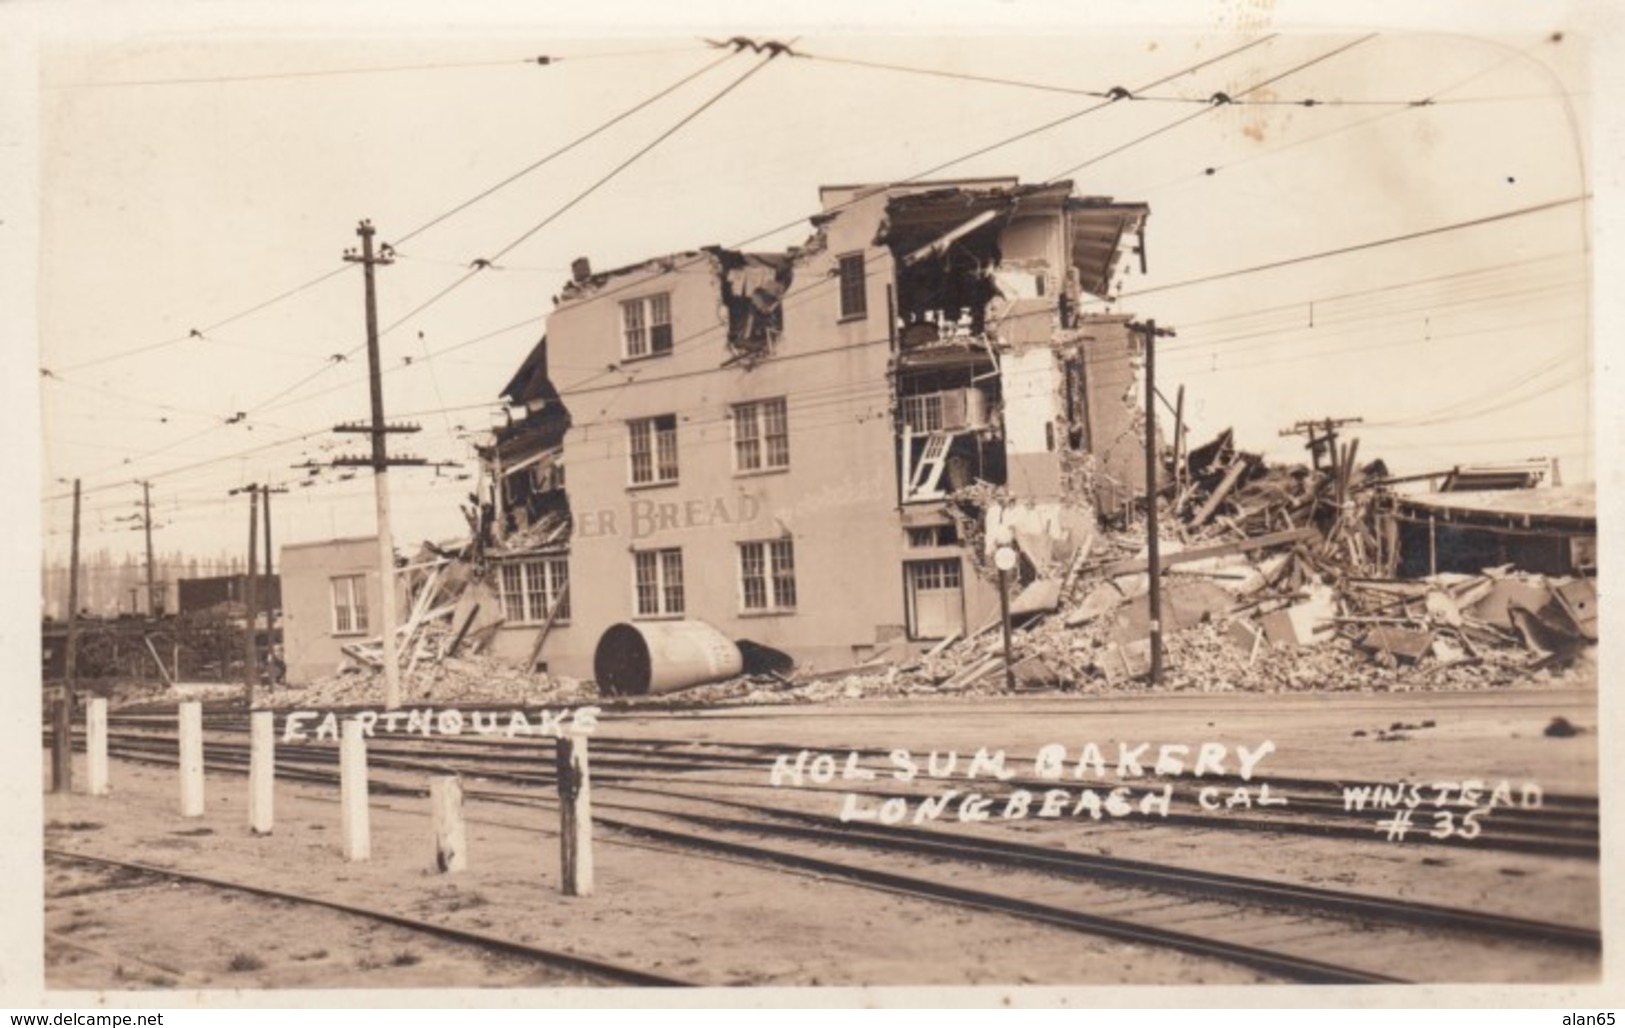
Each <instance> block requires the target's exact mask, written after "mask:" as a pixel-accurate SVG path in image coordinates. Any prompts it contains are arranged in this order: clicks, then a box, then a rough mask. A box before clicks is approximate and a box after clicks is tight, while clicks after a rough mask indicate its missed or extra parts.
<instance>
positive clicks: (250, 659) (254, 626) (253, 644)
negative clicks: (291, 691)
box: [234, 485, 260, 707]
mask: <svg viewBox="0 0 1625 1028" xmlns="http://www.w3.org/2000/svg"><path fill="white" fill-rule="evenodd" d="M258 488H259V487H258V486H256V485H246V486H244V487H243V488H242V489H238V490H234V491H235V492H246V493H247V494H248V574H247V576H246V577H245V578H244V579H243V606H244V613H245V614H246V615H247V617H246V618H245V619H244V620H245V621H246V622H247V626H248V630H247V631H246V632H244V633H243V681H244V683H245V684H246V685H247V687H248V705H249V706H250V707H252V706H254V691H255V687H256V686H258V685H259V677H260V676H259V644H258V642H257V641H256V640H255V638H254V636H255V634H256V633H258V631H259V620H260V612H259V602H258V597H257V596H256V595H255V588H254V587H255V584H256V583H255V581H254V577H255V556H256V553H257V551H258V548H259V538H258V536H259V514H260V498H259V497H258V496H256V495H254V493H255V491H256V490H257V489H258Z"/></svg>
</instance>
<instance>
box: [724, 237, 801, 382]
mask: <svg viewBox="0 0 1625 1028" xmlns="http://www.w3.org/2000/svg"><path fill="white" fill-rule="evenodd" d="M706 253H709V254H710V255H711V256H712V257H713V258H714V259H715V260H716V262H717V267H718V278H719V283H720V285H721V287H722V303H723V306H724V307H725V308H726V309H727V312H728V349H729V350H731V351H732V352H733V356H732V357H731V358H730V360H729V363H732V362H733V361H736V360H743V361H746V362H747V363H749V362H751V361H754V360H755V359H757V358H760V357H763V356H766V355H767V354H768V353H770V352H771V351H772V349H773V345H774V344H775V343H776V342H777V341H778V338H779V334H780V333H781V332H782V331H783V330H784V296H785V294H786V293H787V292H789V290H790V283H791V281H792V280H793V279H794V278H795V263H794V259H793V257H792V256H791V255H790V254H784V253H740V252H739V251H737V250H725V249H723V248H722V247H720V246H712V247H706Z"/></svg>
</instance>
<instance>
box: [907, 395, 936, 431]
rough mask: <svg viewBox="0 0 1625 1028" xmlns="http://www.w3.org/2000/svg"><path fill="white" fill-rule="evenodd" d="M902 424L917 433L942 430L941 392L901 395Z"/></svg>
mask: <svg viewBox="0 0 1625 1028" xmlns="http://www.w3.org/2000/svg"><path fill="white" fill-rule="evenodd" d="M903 424H905V425H907V426H908V427H909V428H911V429H913V430H914V431H915V432H918V433H923V432H940V431H942V427H943V418H942V394H941V393H916V394H915V395H913V396H905V397H903Z"/></svg>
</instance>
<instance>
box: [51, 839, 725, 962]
mask: <svg viewBox="0 0 1625 1028" xmlns="http://www.w3.org/2000/svg"><path fill="white" fill-rule="evenodd" d="M45 855H46V856H47V857H53V858H56V859H58V860H69V861H80V862H83V863H91V864H101V865H103V866H106V867H117V868H121V869H123V870H126V871H134V872H138V873H143V874H149V875H154V876H156V877H159V878H169V879H175V880H178V881H183V882H193V883H196V884H199V885H207V886H209V887H211V888H215V889H225V890H231V891H236V892H242V893H247V894H249V895H253V896H259V897H261V898H263V899H274V900H281V901H284V902H287V903H299V904H304V905H306V906H314V907H322V908H324V909H327V910H333V911H337V912H338V913H341V914H349V915H351V916H354V917H361V918H365V919H368V920H372V921H378V922H381V923H383V924H389V925H394V926H396V927H397V928H405V929H408V930H410V931H415V932H422V933H423V934H425V935H433V936H437V937H439V938H443V939H448V940H450V941H452V942H459V943H462V944H464V945H467V946H474V947H478V948H482V949H487V950H494V951H496V952H499V953H504V954H506V955H508V956H514V957H521V958H523V959H526V960H533V961H536V962H538V963H544V964H550V965H553V966H555V967H560V968H563V969H565V970H570V971H576V972H580V973H584V974H592V975H597V976H599V977H602V978H608V979H611V980H613V981H615V982H617V983H618V984H623V985H635V986H640V987H650V988H692V987H693V983H692V982H685V981H681V980H679V979H676V978H668V977H666V976H665V975H659V974H654V973H652V972H649V971H642V970H638V969H636V968H630V967H623V966H621V965H619V964H613V963H610V962H608V961H603V960H597V959H595V958H593V957H583V956H578V955H576V954H573V953H561V952H559V951H557V950H549V949H542V948H541V947H538V946H529V945H526V944H525V943H522V942H515V941H513V940H512V939H504V938H501V937H499V936H495V935H487V934H485V933H483V932H473V931H468V930H466V929H462V928H452V927H450V926H448V925H440V924H432V923H430V922H428V921H420V920H417V919H416V918H411V917H406V916H404V915H401V914H391V913H389V912H388V911H384V910H375V909H373V908H370V907H362V906H356V905H355V904H351V903H344V902H341V901H339V900H330V899H322V898H321V897H318V896H307V895H304V894H302V893H294V892H286V891H283V890H281V889H272V888H269V887H266V886H261V885H248V884H245V883H243V882H232V881H226V880H225V879H222V878H214V877H211V876H208V875H200V874H194V873H192V872H189V871H177V870H175V869H173V868H166V867H154V866H152V865H150V864H139V863H136V862H134V861H128V860H116V859H113V858H111V857H98V856H92V855H90V854H87V853H76V852H73V851H71V850H59V849H53V848H52V847H49V846H47V847H45Z"/></svg>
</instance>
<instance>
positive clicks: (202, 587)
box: [176, 575, 282, 618]
mask: <svg viewBox="0 0 1625 1028" xmlns="http://www.w3.org/2000/svg"><path fill="white" fill-rule="evenodd" d="M176 589H177V599H178V602H179V609H180V612H181V613H182V614H196V613H200V612H202V611H206V610H214V609H218V610H220V611H221V612H223V613H226V614H227V615H229V616H231V617H237V618H240V617H243V616H245V615H244V613H243V612H244V611H245V610H246V609H247V603H248V600H247V597H248V576H247V575H212V576H210V577H208V578H183V579H181V580H180V581H179V582H177V583H176ZM254 602H255V603H256V604H257V605H258V606H259V609H260V610H261V611H265V610H272V611H276V610H281V609H282V577H281V576H280V575H255V576H254Z"/></svg>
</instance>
